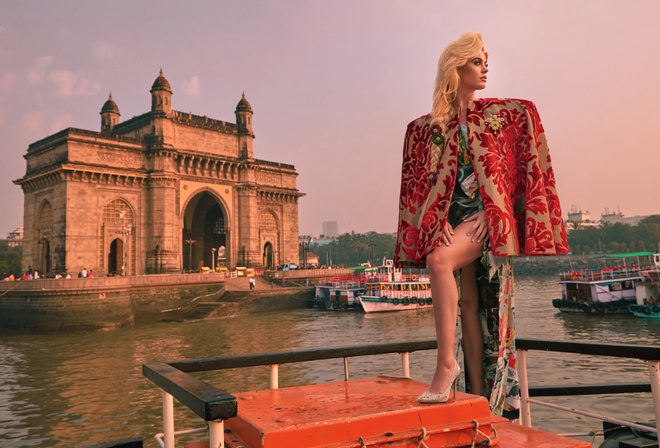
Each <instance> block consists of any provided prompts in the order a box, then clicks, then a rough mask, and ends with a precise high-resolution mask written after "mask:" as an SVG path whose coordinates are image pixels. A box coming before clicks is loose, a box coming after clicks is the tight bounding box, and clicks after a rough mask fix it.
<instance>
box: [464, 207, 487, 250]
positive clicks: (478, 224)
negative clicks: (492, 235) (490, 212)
mask: <svg viewBox="0 0 660 448" xmlns="http://www.w3.org/2000/svg"><path fill="white" fill-rule="evenodd" d="M465 222H471V223H472V226H470V228H469V230H468V232H467V234H466V235H467V236H471V237H472V242H473V243H474V242H477V243H481V242H482V241H483V240H485V239H486V235H488V221H487V220H486V212H485V211H484V210H481V211H480V212H477V213H475V214H474V215H472V216H470V217H469V218H468V219H466V220H465Z"/></svg>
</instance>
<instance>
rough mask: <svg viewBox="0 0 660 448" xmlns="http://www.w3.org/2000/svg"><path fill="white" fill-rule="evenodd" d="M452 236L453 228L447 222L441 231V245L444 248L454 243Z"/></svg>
mask: <svg viewBox="0 0 660 448" xmlns="http://www.w3.org/2000/svg"><path fill="white" fill-rule="evenodd" d="M453 234H454V228H453V227H452V226H451V224H449V221H447V222H445V228H444V229H442V243H443V244H444V245H445V246H449V245H450V244H451V243H453V242H454V240H453V239H452V235H453Z"/></svg>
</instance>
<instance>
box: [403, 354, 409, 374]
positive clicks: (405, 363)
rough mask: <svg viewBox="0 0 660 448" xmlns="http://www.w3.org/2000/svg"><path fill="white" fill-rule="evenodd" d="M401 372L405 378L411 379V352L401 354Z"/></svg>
mask: <svg viewBox="0 0 660 448" xmlns="http://www.w3.org/2000/svg"><path fill="white" fill-rule="evenodd" d="M401 370H402V372H403V377H404V378H410V352H403V353H401Z"/></svg>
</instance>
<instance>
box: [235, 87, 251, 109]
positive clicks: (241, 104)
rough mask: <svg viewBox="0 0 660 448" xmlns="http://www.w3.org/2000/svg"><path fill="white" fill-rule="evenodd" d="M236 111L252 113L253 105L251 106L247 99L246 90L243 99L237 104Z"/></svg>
mask: <svg viewBox="0 0 660 448" xmlns="http://www.w3.org/2000/svg"><path fill="white" fill-rule="evenodd" d="M236 112H250V113H252V106H250V103H249V101H248V100H247V99H245V92H243V96H242V97H241V100H240V101H239V102H238V104H237V105H236Z"/></svg>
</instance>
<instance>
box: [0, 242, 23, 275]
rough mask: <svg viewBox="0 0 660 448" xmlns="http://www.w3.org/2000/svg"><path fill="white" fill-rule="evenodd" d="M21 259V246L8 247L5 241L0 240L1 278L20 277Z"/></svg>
mask: <svg viewBox="0 0 660 448" xmlns="http://www.w3.org/2000/svg"><path fill="white" fill-rule="evenodd" d="M22 258H23V248H22V247H21V246H15V247H9V245H8V244H7V241H6V240H0V275H2V278H5V277H6V276H8V275H10V274H14V276H20V275H21V261H22ZM0 280H1V279H0Z"/></svg>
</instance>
